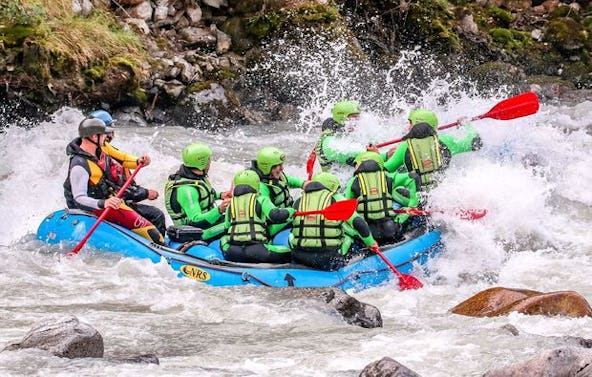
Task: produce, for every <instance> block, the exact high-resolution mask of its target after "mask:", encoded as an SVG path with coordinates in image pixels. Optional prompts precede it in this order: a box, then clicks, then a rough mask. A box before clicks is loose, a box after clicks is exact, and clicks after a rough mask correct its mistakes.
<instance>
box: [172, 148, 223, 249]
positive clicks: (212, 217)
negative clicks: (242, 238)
mask: <svg viewBox="0 0 592 377" xmlns="http://www.w3.org/2000/svg"><path fill="white" fill-rule="evenodd" d="M181 155H182V158H183V164H182V165H181V166H180V167H179V170H178V171H177V172H176V173H175V174H172V175H170V176H169V179H168V181H167V182H166V185H165V206H166V209H167V211H168V213H169V215H170V216H171V219H172V220H173V223H174V224H175V225H191V226H194V227H197V228H201V229H203V231H204V232H203V235H202V239H203V240H206V241H207V240H212V239H215V238H218V237H220V236H222V234H223V233H224V223H223V222H224V216H222V214H223V213H224V211H225V210H226V207H227V206H228V204H229V203H230V196H231V194H230V193H229V192H219V191H216V190H215V189H214V188H213V187H212V185H211V183H210V181H209V180H208V178H207V174H208V172H209V170H210V159H211V156H212V150H211V149H210V147H209V146H207V145H206V144H204V143H194V144H190V145H188V146H187V147H185V148H184V149H183V152H182V154H181ZM218 199H222V202H221V203H220V204H219V205H218V206H216V200H218Z"/></svg>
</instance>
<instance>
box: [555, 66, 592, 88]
mask: <svg viewBox="0 0 592 377" xmlns="http://www.w3.org/2000/svg"><path fill="white" fill-rule="evenodd" d="M561 78H562V79H564V80H569V81H570V82H572V83H574V85H575V87H576V88H577V89H592V63H584V62H581V61H580V62H575V63H570V64H566V65H565V67H564V68H563V70H562V72H561Z"/></svg>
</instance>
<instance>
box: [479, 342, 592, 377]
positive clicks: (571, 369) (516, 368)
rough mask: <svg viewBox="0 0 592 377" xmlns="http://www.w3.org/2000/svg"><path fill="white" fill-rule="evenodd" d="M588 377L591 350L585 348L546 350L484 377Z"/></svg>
mask: <svg viewBox="0 0 592 377" xmlns="http://www.w3.org/2000/svg"><path fill="white" fill-rule="evenodd" d="M539 376H553V377H584V376H586V377H590V376H592V350H590V349H586V348H572V347H565V348H557V349H554V350H546V351H543V352H541V353H539V354H538V355H536V356H535V357H533V358H532V359H530V360H528V361H525V362H522V363H516V364H513V365H508V366H504V367H501V368H499V369H495V370H491V371H489V372H487V373H485V374H484V377H539Z"/></svg>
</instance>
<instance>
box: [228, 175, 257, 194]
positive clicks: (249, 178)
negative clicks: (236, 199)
mask: <svg viewBox="0 0 592 377" xmlns="http://www.w3.org/2000/svg"><path fill="white" fill-rule="evenodd" d="M259 182H260V180H259V175H258V174H257V173H255V172H254V171H253V170H243V171H240V172H238V173H236V175H235V176H234V186H235V187H236V186H239V185H246V186H251V187H252V188H254V189H255V191H259Z"/></svg>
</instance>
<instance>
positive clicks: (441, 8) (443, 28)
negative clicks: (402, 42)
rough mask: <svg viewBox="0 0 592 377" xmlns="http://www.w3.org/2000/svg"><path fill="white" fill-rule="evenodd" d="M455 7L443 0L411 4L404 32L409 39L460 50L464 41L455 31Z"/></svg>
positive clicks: (439, 48) (442, 49)
mask: <svg viewBox="0 0 592 377" xmlns="http://www.w3.org/2000/svg"><path fill="white" fill-rule="evenodd" d="M453 10H454V8H453V7H452V5H450V4H449V3H448V2H447V1H443V0H437V1H433V0H420V1H417V2H413V3H411V4H410V6H409V10H408V15H407V17H406V18H405V24H404V25H402V26H403V30H402V33H403V35H404V36H405V37H406V39H408V40H409V41H412V40H415V41H417V40H424V41H426V42H427V43H428V44H431V45H433V46H434V49H435V50H439V51H460V50H461V48H462V43H461V41H460V38H459V37H458V35H456V33H455V32H454V27H455V24H456V22H455V21H456V19H455V16H454V12H453Z"/></svg>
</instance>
